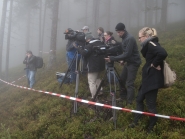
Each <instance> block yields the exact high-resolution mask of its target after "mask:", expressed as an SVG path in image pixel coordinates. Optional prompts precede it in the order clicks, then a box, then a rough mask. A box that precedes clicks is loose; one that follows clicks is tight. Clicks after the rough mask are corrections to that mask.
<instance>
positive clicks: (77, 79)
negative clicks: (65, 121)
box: [74, 71, 79, 113]
mask: <svg viewBox="0 0 185 139" xmlns="http://www.w3.org/2000/svg"><path fill="white" fill-rule="evenodd" d="M78 87H79V72H78V71H77V75H76V87H75V98H77V97H78ZM77 109H78V108H77V101H74V113H77Z"/></svg>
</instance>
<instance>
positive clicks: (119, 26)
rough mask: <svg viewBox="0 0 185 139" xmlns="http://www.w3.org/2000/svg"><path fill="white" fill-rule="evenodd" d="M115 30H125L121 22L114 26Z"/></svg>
mask: <svg viewBox="0 0 185 139" xmlns="http://www.w3.org/2000/svg"><path fill="white" fill-rule="evenodd" d="M115 30H116V31H123V30H125V25H124V24H123V23H118V24H117V25H116V27H115Z"/></svg>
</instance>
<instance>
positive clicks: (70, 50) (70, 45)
mask: <svg viewBox="0 0 185 139" xmlns="http://www.w3.org/2000/svg"><path fill="white" fill-rule="evenodd" d="M64 34H65V39H67V40H68V42H67V45H66V60H67V64H68V68H69V66H70V65H71V62H72V60H73V58H75V57H74V56H75V54H76V51H77V50H76V48H75V46H74V42H75V38H76V32H75V31H73V30H72V29H71V28H68V29H67V30H66V31H65V32H64ZM79 57H80V55H78V59H77V60H78V61H77V62H79ZM70 68H71V69H70V73H69V74H70V76H71V78H70V83H73V82H75V81H76V73H75V70H76V59H75V60H74V62H73V64H72V65H71V67H70Z"/></svg>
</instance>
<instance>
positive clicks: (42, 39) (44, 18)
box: [40, 1, 47, 56]
mask: <svg viewBox="0 0 185 139" xmlns="http://www.w3.org/2000/svg"><path fill="white" fill-rule="evenodd" d="M46 8H47V3H46V1H45V5H44V17H43V25H42V34H41V36H42V37H41V47H40V48H41V51H42V52H41V56H42V54H43V44H44V31H45V22H46Z"/></svg>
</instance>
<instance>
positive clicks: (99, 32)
mask: <svg viewBox="0 0 185 139" xmlns="http://www.w3.org/2000/svg"><path fill="white" fill-rule="evenodd" d="M97 33H98V39H99V40H100V41H101V42H104V41H105V39H104V29H103V28H102V27H99V28H98V29H97Z"/></svg>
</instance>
